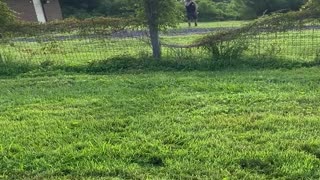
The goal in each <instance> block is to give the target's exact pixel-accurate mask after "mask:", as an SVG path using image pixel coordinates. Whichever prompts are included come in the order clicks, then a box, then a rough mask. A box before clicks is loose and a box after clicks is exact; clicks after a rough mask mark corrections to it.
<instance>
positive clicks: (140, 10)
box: [134, 0, 181, 29]
mask: <svg viewBox="0 0 320 180" xmlns="http://www.w3.org/2000/svg"><path fill="white" fill-rule="evenodd" d="M134 5H135V7H136V16H137V18H138V19H140V20H141V23H142V24H144V25H145V26H149V25H152V26H156V27H157V28H159V29H161V28H167V27H175V26H176V25H177V23H179V22H180V20H181V11H180V10H179V3H178V2H177V1H176V0H138V1H137V2H135V4H134Z"/></svg>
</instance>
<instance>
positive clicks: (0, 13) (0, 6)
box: [0, 0, 16, 33]
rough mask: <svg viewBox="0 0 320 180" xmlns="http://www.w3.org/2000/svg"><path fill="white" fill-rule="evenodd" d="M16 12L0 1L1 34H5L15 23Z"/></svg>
mask: <svg viewBox="0 0 320 180" xmlns="http://www.w3.org/2000/svg"><path fill="white" fill-rule="evenodd" d="M15 20H16V19H15V15H14V12H13V11H11V10H10V9H9V8H8V6H7V5H6V4H5V3H4V2H2V1H1V0H0V24H1V26H0V33H1V32H3V31H4V30H5V29H6V28H7V26H9V25H11V24H12V23H14V22H15Z"/></svg>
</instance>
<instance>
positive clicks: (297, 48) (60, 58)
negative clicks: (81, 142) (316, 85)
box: [0, 23, 320, 64]
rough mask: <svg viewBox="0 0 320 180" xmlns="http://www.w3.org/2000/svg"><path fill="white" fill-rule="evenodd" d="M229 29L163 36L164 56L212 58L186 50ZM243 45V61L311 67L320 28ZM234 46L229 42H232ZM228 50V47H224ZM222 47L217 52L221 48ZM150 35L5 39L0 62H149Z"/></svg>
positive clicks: (73, 34) (131, 31) (260, 36)
mask: <svg viewBox="0 0 320 180" xmlns="http://www.w3.org/2000/svg"><path fill="white" fill-rule="evenodd" d="M239 26H240V25H239V24H235V25H232V24H230V23H229V24H227V25H226V26H223V23H222V25H221V26H215V27H210V28H205V27H201V24H200V27H197V28H188V27H182V28H178V29H169V30H167V31H166V32H163V33H161V42H162V43H163V46H162V54H163V57H165V58H166V57H169V58H182V59H183V58H199V59H200V58H213V56H212V54H210V53H209V52H208V51H207V50H206V49H205V48H203V47H186V46H184V45H188V44H191V43H192V42H194V41H195V40H197V39H199V38H201V37H203V36H205V35H206V34H208V33H216V32H221V31H226V30H228V29H230V28H238V27H239ZM242 39H243V40H244V41H243V43H246V44H247V48H246V50H245V51H244V52H243V55H244V56H248V57H253V58H257V59H265V58H281V59H289V60H294V61H301V60H303V61H311V60H314V59H315V58H317V57H318V56H319V53H320V47H319V46H318V45H319V43H320V26H318V25H308V26H305V27H302V28H300V29H292V30H289V31H286V32H272V33H269V32H268V31H266V30H261V32H260V33H258V34H257V35H254V36H253V37H252V36H250V37H242ZM230 43H233V42H230ZM228 45H230V44H228ZM228 45H227V44H221V47H219V48H225V47H226V46H228ZM150 46H151V45H150V42H149V38H148V32H147V31H146V30H143V29H125V30H121V31H119V32H115V33H113V34H109V35H106V34H100V33H91V34H81V33H77V32H70V33H56V34H54V33H50V34H45V35H39V36H36V37H35V36H33V37H29V36H25V37H21V36H20V37H16V36H15V37H3V38H1V39H0V59H2V60H6V59H19V60H24V61H32V62H38V63H41V62H44V61H51V60H52V61H56V62H62V63H69V64H70V63H71V64H83V63H87V62H90V61H98V60H105V59H109V58H114V57H118V56H130V57H137V58H139V57H147V56H151V54H152V52H151V47H150Z"/></svg>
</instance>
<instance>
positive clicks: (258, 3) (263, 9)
mask: <svg viewBox="0 0 320 180" xmlns="http://www.w3.org/2000/svg"><path fill="white" fill-rule="evenodd" d="M233 3H234V4H235V5H236V7H237V9H238V10H239V11H240V16H241V17H242V19H253V18H257V17H259V16H262V15H264V14H270V13H273V12H276V11H279V12H288V11H292V10H295V11H296V10H299V8H300V7H301V6H302V5H303V4H304V3H305V0H233Z"/></svg>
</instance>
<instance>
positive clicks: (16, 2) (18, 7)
mask: <svg viewBox="0 0 320 180" xmlns="http://www.w3.org/2000/svg"><path fill="white" fill-rule="evenodd" d="M5 2H6V3H7V4H8V6H9V7H10V8H11V9H12V10H14V11H15V12H17V16H18V17H19V18H20V19H21V20H25V21H35V22H37V21H38V19H37V16H36V12H35V10H34V7H33V3H32V1H30V0H6V1H5Z"/></svg>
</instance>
